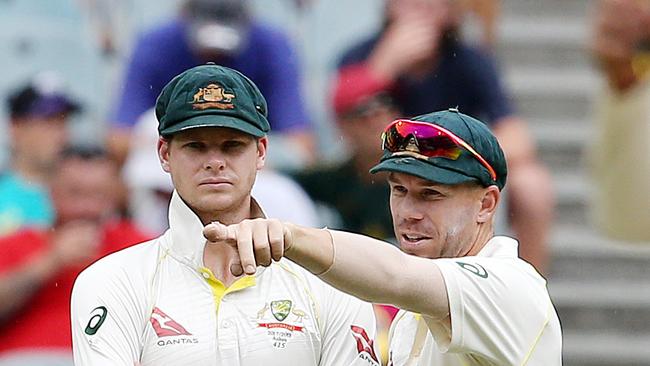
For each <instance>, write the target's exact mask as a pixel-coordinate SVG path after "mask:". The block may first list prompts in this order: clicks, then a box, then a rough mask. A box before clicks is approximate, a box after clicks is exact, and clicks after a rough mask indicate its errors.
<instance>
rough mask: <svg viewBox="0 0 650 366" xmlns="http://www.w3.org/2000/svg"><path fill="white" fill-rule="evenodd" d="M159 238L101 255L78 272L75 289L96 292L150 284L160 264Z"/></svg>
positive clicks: (138, 287) (135, 287) (139, 287)
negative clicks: (102, 289)
mask: <svg viewBox="0 0 650 366" xmlns="http://www.w3.org/2000/svg"><path fill="white" fill-rule="evenodd" d="M159 240H160V238H158V239H154V240H150V241H147V242H144V243H141V244H137V245H134V246H131V247H128V248H126V249H122V250H120V251H118V252H115V253H113V254H109V255H107V256H106V257H103V258H101V259H99V260H98V261H96V262H95V263H93V264H92V265H90V266H89V267H88V268H86V269H85V270H83V271H82V272H81V273H80V274H79V276H78V277H77V280H76V281H75V284H74V290H73V292H76V293H79V292H84V291H92V292H96V291H97V289H101V288H105V289H107V290H109V289H116V290H117V289H120V291H122V290H126V291H129V292H130V290H136V289H141V288H145V287H147V286H148V284H150V283H151V281H150V280H151V279H152V278H153V276H154V274H155V271H156V268H157V265H158V258H159V256H160V253H161V246H160V243H159ZM128 289H130V290H128Z"/></svg>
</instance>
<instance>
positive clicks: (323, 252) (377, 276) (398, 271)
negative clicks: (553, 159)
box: [204, 109, 562, 366]
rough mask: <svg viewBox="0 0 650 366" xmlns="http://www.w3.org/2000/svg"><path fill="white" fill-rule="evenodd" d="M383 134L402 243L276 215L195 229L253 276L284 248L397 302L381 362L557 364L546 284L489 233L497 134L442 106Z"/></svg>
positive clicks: (321, 272) (498, 164)
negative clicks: (230, 250) (229, 250)
mask: <svg viewBox="0 0 650 366" xmlns="http://www.w3.org/2000/svg"><path fill="white" fill-rule="evenodd" d="M382 142H383V149H384V155H383V157H382V159H381V161H380V163H379V164H378V165H376V166H375V167H374V168H373V169H372V170H371V171H372V172H378V171H386V172H388V173H389V178H388V179H389V183H390V195H391V196H390V208H391V213H392V217H393V226H394V230H395V237H396V238H397V239H398V242H399V246H400V248H401V249H402V251H403V252H400V251H399V250H398V249H396V248H395V247H394V246H392V245H390V244H388V243H385V242H382V241H378V240H375V239H372V238H369V237H366V236H362V235H358V234H351V233H345V232H339V231H334V230H320V229H309V228H303V227H299V226H297V225H293V224H290V223H282V222H279V221H277V220H245V221H243V222H241V223H239V224H236V225H224V224H223V223H211V224H209V225H207V226H206V228H205V229H204V235H205V236H206V237H207V238H208V240H209V241H210V242H212V243H213V245H215V246H216V245H221V246H223V247H236V248H237V249H238V251H239V254H240V261H241V266H238V267H237V268H233V269H239V268H244V270H245V272H246V273H252V272H253V271H254V267H253V268H251V267H250V266H254V265H255V264H257V265H265V263H268V261H270V257H269V254H268V253H269V252H272V253H274V254H275V255H277V253H282V254H283V255H284V256H286V257H287V258H289V259H291V260H293V261H294V262H296V263H298V264H300V265H301V266H303V267H304V268H306V269H308V270H309V271H311V272H312V273H314V274H316V275H318V276H319V277H320V278H321V279H323V280H325V281H326V282H328V283H330V284H332V285H334V286H335V287H337V288H339V289H341V290H343V291H345V292H347V293H350V294H353V295H355V296H358V297H359V298H362V299H364V300H366V301H371V302H376V303H384V304H386V303H387V304H393V305H395V306H398V307H400V308H401V309H403V310H401V311H400V313H398V314H397V316H396V318H395V320H394V321H393V324H392V326H391V340H390V353H389V357H390V358H389V365H422V366H424V365H444V366H452V365H453V366H456V365H458V366H460V365H529V366H530V365H540V366H541V365H544V366H548V365H560V364H561V348H562V339H561V331H560V323H559V320H558V318H557V315H556V313H555V309H554V307H553V304H552V303H551V300H550V298H549V294H548V291H547V289H546V281H545V280H544V278H542V277H541V276H540V275H539V273H537V271H536V270H535V269H534V268H533V267H532V266H531V265H530V264H528V263H526V262H525V261H523V260H521V259H520V258H519V257H518V255H517V246H518V243H517V241H516V240H514V239H511V238H508V237H503V236H494V234H493V228H492V225H493V217H494V213H495V210H496V208H497V206H498V204H499V200H500V195H501V190H502V189H503V187H504V185H505V183H506V175H507V169H506V160H505V157H504V154H503V151H502V150H501V147H500V146H499V144H498V142H497V140H496V138H495V137H494V135H493V134H492V133H491V132H490V130H489V129H488V128H487V127H486V126H485V125H484V124H483V123H481V122H480V121H478V120H476V119H474V118H472V117H470V116H467V115H464V114H461V113H459V112H458V110H456V109H450V110H448V111H441V112H435V113H430V114H425V115H421V116H418V117H416V118H413V119H411V120H406V119H401V120H396V121H394V122H392V123H391V124H390V125H388V127H387V128H386V129H385V131H384V133H383V135H382ZM277 232H282V233H283V235H282V237H281V238H278V237H276V235H275V233H277ZM272 234H273V235H272ZM224 243H225V244H227V245H224ZM409 254H410V255H409ZM274 258H275V257H274Z"/></svg>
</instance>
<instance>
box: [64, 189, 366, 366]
mask: <svg viewBox="0 0 650 366" xmlns="http://www.w3.org/2000/svg"><path fill="white" fill-rule="evenodd" d="M169 218H170V229H169V230H168V231H167V232H166V233H165V234H164V235H162V236H161V237H159V238H157V239H154V240H152V241H150V242H147V243H143V244H140V245H136V246H133V247H130V248H127V249H125V250H122V251H120V252H117V253H114V254H112V255H109V256H107V257H105V258H103V259H101V260H99V261H98V262H96V263H95V264H93V265H92V266H90V267H89V268H88V269H86V270H85V271H84V272H83V273H82V274H81V275H80V276H79V277H78V278H77V281H76V283H75V285H74V289H73V292H72V335H73V337H72V338H73V353H74V360H75V364H76V365H92V366H100V365H112V366H115V365H125V366H133V365H134V362H135V361H137V362H140V363H141V365H142V366H150V365H157V366H159V365H197V366H198V365H229V366H230V365H232V366H237V365H241V366H257V365H266V366H273V365H278V366H291V365H321V366H324V365H364V366H367V365H377V362H376V361H375V359H376V356H375V354H376V353H375V349H374V337H375V318H374V314H373V310H372V307H371V305H370V304H368V303H365V302H362V301H361V300H358V299H356V298H354V297H352V296H349V295H347V294H344V293H342V292H340V291H338V290H336V289H334V288H333V287H331V286H329V285H327V284H326V283H324V282H322V281H321V280H320V279H318V278H317V277H316V276H314V275H312V274H311V273H309V272H307V271H306V270H304V269H303V268H301V267H299V266H298V265H296V264H294V263H292V262H291V261H288V260H286V259H283V260H281V261H280V262H278V263H274V264H273V265H271V266H270V267H268V268H258V270H257V273H256V274H255V275H254V276H245V277H242V278H240V279H238V280H237V281H236V282H235V283H233V284H232V285H231V286H230V287H228V288H225V286H224V285H223V284H222V283H221V282H220V281H219V280H217V279H216V278H215V277H214V275H213V274H212V272H211V271H210V270H209V269H207V268H204V267H203V249H204V246H205V238H204V237H203V235H202V230H203V225H202V224H201V222H200V220H199V218H198V217H197V216H196V215H195V214H194V213H193V212H192V211H191V210H190V209H189V207H187V205H185V203H184V202H183V201H182V200H181V199H180V197H179V196H178V194H177V193H176V192H174V195H173V197H172V200H171V204H170V214H169Z"/></svg>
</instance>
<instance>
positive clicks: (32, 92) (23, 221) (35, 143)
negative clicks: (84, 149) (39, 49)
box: [0, 73, 80, 235]
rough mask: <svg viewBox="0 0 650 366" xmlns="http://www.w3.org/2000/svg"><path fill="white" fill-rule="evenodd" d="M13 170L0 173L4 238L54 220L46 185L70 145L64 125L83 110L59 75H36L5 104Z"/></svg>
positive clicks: (0, 218)
mask: <svg viewBox="0 0 650 366" xmlns="http://www.w3.org/2000/svg"><path fill="white" fill-rule="evenodd" d="M6 103H7V109H8V111H9V134H10V138H9V141H10V143H11V146H10V148H11V154H10V162H9V164H10V166H9V167H7V169H4V170H1V171H0V235H2V234H8V233H10V232H12V231H14V230H16V229H18V228H20V227H23V226H39V227H46V226H48V225H49V224H50V223H51V222H52V220H53V211H52V205H51V203H50V200H49V198H48V194H47V188H46V185H47V183H48V181H49V177H50V175H51V174H52V171H53V167H54V164H53V163H54V161H55V160H56V158H57V155H58V154H59V152H60V151H61V149H62V148H63V147H64V146H65V145H66V143H67V141H68V134H67V128H66V123H67V121H68V118H69V117H70V116H71V114H73V113H74V112H76V111H77V110H78V109H79V108H80V106H79V104H78V103H77V102H76V101H74V100H73V99H72V97H71V96H70V95H69V94H67V93H66V92H65V91H64V87H63V82H62V80H61V79H60V78H58V76H57V75H56V74H53V73H42V74H38V75H36V76H35V77H34V78H33V79H32V80H31V81H30V82H29V83H27V84H25V85H23V86H21V87H20V88H18V89H16V90H15V91H13V92H12V93H11V94H10V95H9V96H8V98H7V100H6Z"/></svg>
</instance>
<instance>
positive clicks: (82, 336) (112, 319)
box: [71, 256, 147, 366]
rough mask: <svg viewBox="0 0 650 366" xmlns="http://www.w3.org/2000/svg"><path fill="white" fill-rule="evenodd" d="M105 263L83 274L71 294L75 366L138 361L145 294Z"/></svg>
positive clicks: (97, 264)
mask: <svg viewBox="0 0 650 366" xmlns="http://www.w3.org/2000/svg"><path fill="white" fill-rule="evenodd" d="M113 258H114V257H113ZM106 259H111V256H109V257H107V258H105V259H104V260H100V261H99V262H97V263H95V264H93V265H92V266H90V267H89V268H88V269H86V270H85V271H84V272H82V273H81V274H80V275H79V277H78V278H77V280H76V282H75V284H74V288H73V290H72V300H71V321H72V348H73V355H74V362H75V365H98V366H101V365H124V366H133V364H134V362H136V361H139V358H140V353H141V349H142V332H143V330H144V328H145V325H146V320H145V319H146V311H147V310H146V304H145V299H144V298H145V296H144V294H146V293H147V292H146V290H145V289H144V288H142V289H136V288H135V287H137V286H134V284H133V282H132V281H133V278H132V276H128V275H127V273H125V272H124V271H123V270H122V269H121V268H120V266H115V265H114V264H115V263H113V262H114V261H106ZM111 263H112V264H113V265H111Z"/></svg>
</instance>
